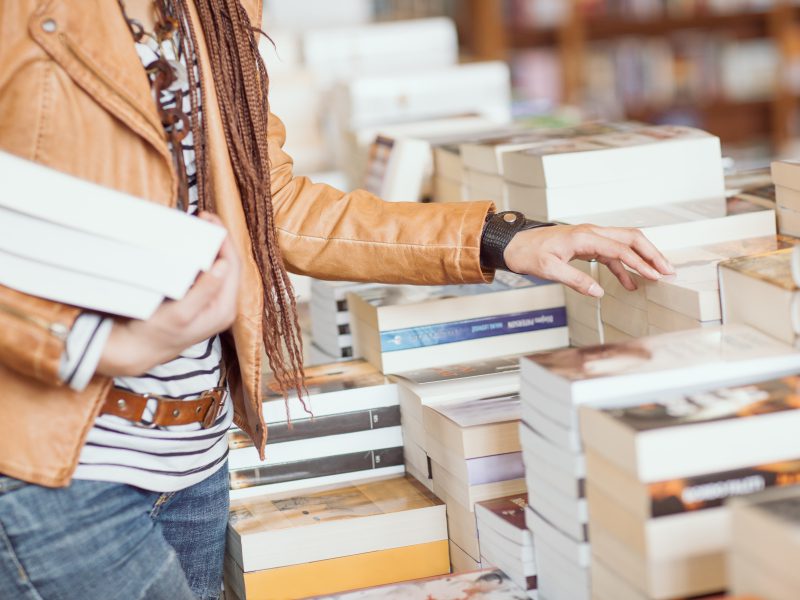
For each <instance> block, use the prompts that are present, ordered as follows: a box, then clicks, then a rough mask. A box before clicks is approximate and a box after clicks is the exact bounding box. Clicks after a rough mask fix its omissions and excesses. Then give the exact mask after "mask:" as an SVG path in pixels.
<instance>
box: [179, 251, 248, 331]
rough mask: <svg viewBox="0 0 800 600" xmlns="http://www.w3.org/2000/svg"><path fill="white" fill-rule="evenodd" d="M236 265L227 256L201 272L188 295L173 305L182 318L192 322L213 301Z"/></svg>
mask: <svg viewBox="0 0 800 600" xmlns="http://www.w3.org/2000/svg"><path fill="white" fill-rule="evenodd" d="M233 268H234V267H233V266H232V265H231V263H230V261H229V260H228V259H226V258H221V257H220V258H218V259H217V260H216V261H214V264H213V265H212V266H211V269H209V270H208V271H207V272H205V273H201V274H200V276H199V277H198V278H197V280H196V281H195V283H194V285H193V286H192V287H191V289H190V290H189V291H188V292H187V293H186V295H185V296H184V297H183V298H182V299H181V300H178V301H177V302H175V303H174V304H173V305H172V306H173V307H174V311H175V312H179V313H180V317H181V320H182V321H184V322H186V323H191V322H192V321H194V320H195V318H196V317H197V316H198V315H199V314H200V313H201V312H202V311H203V310H204V309H205V308H206V307H208V306H209V305H210V304H211V303H212V302H214V301H215V300H216V299H217V296H218V295H219V293H220V291H221V290H222V289H223V286H224V284H225V282H226V279H227V278H228V276H229V275H230V272H231V269H233Z"/></svg>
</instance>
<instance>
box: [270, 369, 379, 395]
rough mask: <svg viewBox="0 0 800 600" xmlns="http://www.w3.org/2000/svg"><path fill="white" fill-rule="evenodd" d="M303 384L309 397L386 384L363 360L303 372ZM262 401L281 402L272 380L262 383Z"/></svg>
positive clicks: (278, 388)
mask: <svg viewBox="0 0 800 600" xmlns="http://www.w3.org/2000/svg"><path fill="white" fill-rule="evenodd" d="M305 375H306V378H305V384H306V389H307V390H308V395H309V396H316V395H319V394H328V393H331V392H340V391H342V390H352V389H357V388H365V387H373V386H378V385H383V384H385V383H386V378H385V377H384V375H383V374H382V373H381V372H380V371H378V370H377V369H376V368H375V367H373V366H372V365H371V364H369V363H368V362H367V361H365V360H351V361H346V362H336V363H330V364H325V365H318V366H314V367H307V368H306V370H305ZM263 391H264V399H265V400H273V399H280V400H283V394H282V393H281V391H280V387H279V386H278V384H277V383H276V382H275V381H274V380H267V379H266V378H265V383H264V390H263Z"/></svg>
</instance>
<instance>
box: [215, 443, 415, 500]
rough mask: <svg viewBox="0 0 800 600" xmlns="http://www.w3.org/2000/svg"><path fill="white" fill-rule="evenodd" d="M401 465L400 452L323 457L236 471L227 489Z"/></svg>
mask: <svg viewBox="0 0 800 600" xmlns="http://www.w3.org/2000/svg"><path fill="white" fill-rule="evenodd" d="M402 464H403V448H402V446H400V447H395V448H383V449H381V450H368V451H366V452H352V453H350V454H340V455H337V456H323V457H320V458H312V459H309V460H299V461H296V462H289V463H283V464H279V465H270V466H262V467H254V468H251V469H239V470H236V471H231V473H230V488H231V489H232V490H238V489H243V488H249V487H255V486H262V485H270V484H276V483H283V482H286V481H299V480H303V479H313V478H317V477H325V476H328V475H340V474H344V473H357V472H359V471H366V470H370V469H380V468H383V467H394V466H400V465H402Z"/></svg>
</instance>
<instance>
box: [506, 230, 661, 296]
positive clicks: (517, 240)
mask: <svg viewBox="0 0 800 600" xmlns="http://www.w3.org/2000/svg"><path fill="white" fill-rule="evenodd" d="M503 257H504V259H505V261H506V264H507V265H508V268H509V269H511V270H512V271H514V272H516V273H524V274H526V275H535V276H536V277H541V278H542V279H550V280H552V281H558V282H560V283H563V284H564V285H566V286H569V287H571V288H572V289H574V290H576V291H578V292H580V293H582V294H586V295H587V296H593V297H595V298H600V297H602V296H603V294H604V293H605V292H604V290H603V288H602V287H600V284H599V283H597V282H596V281H595V280H594V279H592V278H591V277H590V276H589V275H587V274H586V273H583V272H581V271H579V270H578V269H576V268H574V267H572V266H570V264H569V261H571V260H572V259H574V258H578V259H583V260H592V259H595V260H597V261H598V262H600V263H602V264H604V265H606V266H607V267H608V268H609V269H610V270H611V272H612V273H614V275H616V276H617V279H619V281H620V283H621V284H622V285H623V286H625V289H627V290H631V291H632V290H635V289H636V283H635V282H634V280H633V278H632V277H631V274H630V273H629V272H628V271H627V269H626V268H625V267H628V268H630V269H633V270H634V271H636V272H637V273H639V274H640V275H642V276H643V277H645V278H647V279H650V280H654V281H655V280H658V279H660V278H661V277H663V276H664V275H673V274H674V273H675V269H674V268H673V267H672V265H670V263H669V261H668V260H667V259H666V258H665V257H664V255H663V254H661V252H659V251H658V249H657V248H656V247H655V246H654V245H653V243H652V242H651V241H650V240H648V239H647V238H646V237H645V235H644V234H643V233H642V232H641V231H639V230H638V229H632V228H623V227H597V226H595V225H588V224H586V225H554V226H552V227H538V228H536V229H527V230H523V231H520V232H519V233H517V234H516V235H515V236H514V237H513V239H512V240H511V242H510V243H509V244H508V246H507V247H506V249H505V251H504V253H503Z"/></svg>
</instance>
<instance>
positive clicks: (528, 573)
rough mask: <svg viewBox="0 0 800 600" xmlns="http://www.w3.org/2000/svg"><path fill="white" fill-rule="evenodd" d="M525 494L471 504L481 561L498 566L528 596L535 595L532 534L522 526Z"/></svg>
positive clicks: (523, 522) (526, 500)
mask: <svg viewBox="0 0 800 600" xmlns="http://www.w3.org/2000/svg"><path fill="white" fill-rule="evenodd" d="M527 504H528V495H527V494H518V495H515V496H506V497H505V498H498V499H496V500H487V501H485V502H479V503H478V504H476V505H475V517H476V519H477V521H478V534H479V537H480V545H481V562H482V563H483V564H486V565H492V566H495V567H497V568H499V569H502V571H503V572H504V573H506V574H507V575H508V576H509V577H510V578H511V580H512V581H513V582H514V583H516V584H517V585H518V586H519V587H520V588H522V589H524V590H525V591H527V592H528V594H529V596H530V597H535V596H534V595H535V594H536V561H535V559H534V556H533V537H532V536H531V532H530V531H529V530H528V528H527V527H526V525H525V506H527Z"/></svg>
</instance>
